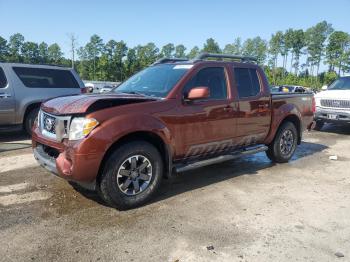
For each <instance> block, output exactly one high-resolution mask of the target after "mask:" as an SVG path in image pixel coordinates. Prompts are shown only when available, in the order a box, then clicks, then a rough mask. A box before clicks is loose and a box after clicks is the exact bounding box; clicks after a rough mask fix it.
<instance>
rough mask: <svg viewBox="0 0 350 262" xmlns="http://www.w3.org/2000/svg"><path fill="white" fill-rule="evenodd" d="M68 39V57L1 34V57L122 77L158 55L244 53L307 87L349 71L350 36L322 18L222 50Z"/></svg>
mask: <svg viewBox="0 0 350 262" xmlns="http://www.w3.org/2000/svg"><path fill="white" fill-rule="evenodd" d="M69 40H70V53H71V58H67V56H64V54H63V52H62V50H61V47H60V46H59V45H58V44H57V43H53V44H51V45H48V44H47V43H45V42H41V43H35V42H31V41H25V38H24V36H23V35H21V34H20V33H16V34H14V35H12V36H10V37H9V39H8V40H6V39H5V38H3V37H1V36H0V61H2V62H20V63H33V64H56V65H63V66H72V67H74V68H75V69H76V70H77V71H78V73H79V74H80V76H81V77H82V78H83V79H88V80H105V81H107V80H108V81H123V80H124V79H126V78H128V77H129V76H131V75H132V74H134V73H135V72H138V71H139V70H141V69H142V68H144V67H146V66H148V65H150V64H151V63H153V62H154V61H156V60H157V59H159V58H162V57H175V58H184V57H185V58H189V59H192V58H194V57H195V56H196V55H198V54H199V53H200V52H210V53H225V54H236V55H249V56H255V57H256V58H257V61H258V63H259V64H260V65H262V66H264V68H265V71H266V73H267V75H268V78H269V80H270V82H271V83H272V84H275V85H278V84H298V85H303V86H310V87H320V86H321V85H323V84H329V82H331V81H332V80H334V79H335V78H336V77H337V76H338V75H340V74H341V73H344V72H348V71H349V70H350V35H349V33H347V32H343V31H337V30H335V29H334V28H333V26H332V25H331V24H330V23H328V22H327V21H322V22H320V23H318V24H316V25H315V26H312V27H310V28H308V29H307V30H302V29H292V28H289V29H287V30H285V31H277V32H275V33H274V34H272V36H271V38H270V39H269V40H265V39H262V38H261V37H260V36H257V37H254V38H248V39H246V40H245V41H242V39H241V38H239V37H237V38H235V39H233V41H232V43H229V44H226V45H225V46H224V47H223V48H222V47H220V46H219V44H218V43H217V42H216V41H215V39H213V38H209V39H207V40H206V42H205V43H204V44H203V46H201V47H199V46H194V47H193V48H191V49H187V48H186V47H185V46H184V45H183V44H178V45H175V44H173V43H168V44H166V45H164V46H162V47H161V48H159V47H157V46H156V45H155V44H154V43H152V42H151V43H147V44H145V45H137V46H135V47H128V46H127V44H126V42H124V41H116V40H113V39H112V40H109V41H108V42H104V41H103V39H102V38H101V37H100V36H98V35H96V34H94V35H92V36H91V37H90V40H89V42H88V43H86V44H85V45H83V46H80V47H78V46H77V43H76V37H75V36H74V34H71V35H69ZM322 64H324V65H326V67H327V70H326V71H324V72H320V67H321V65H322Z"/></svg>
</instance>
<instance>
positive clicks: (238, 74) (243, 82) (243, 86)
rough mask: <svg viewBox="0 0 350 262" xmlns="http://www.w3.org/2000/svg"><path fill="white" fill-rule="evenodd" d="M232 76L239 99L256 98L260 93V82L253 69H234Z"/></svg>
mask: <svg viewBox="0 0 350 262" xmlns="http://www.w3.org/2000/svg"><path fill="white" fill-rule="evenodd" d="M234 74H235V79H236V84H237V91H238V95H239V97H240V98H244V97H251V96H257V95H258V94H259V93H260V81H259V78H258V75H257V72H256V70H255V69H253V68H235V69H234Z"/></svg>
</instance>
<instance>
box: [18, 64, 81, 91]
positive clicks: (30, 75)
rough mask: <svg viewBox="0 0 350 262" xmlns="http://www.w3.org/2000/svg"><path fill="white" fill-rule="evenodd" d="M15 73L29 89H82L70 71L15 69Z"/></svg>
mask: <svg viewBox="0 0 350 262" xmlns="http://www.w3.org/2000/svg"><path fill="white" fill-rule="evenodd" d="M13 71H15V73H16V75H17V76H18V77H19V79H20V80H21V81H22V83H23V84H24V85H25V86H26V87H29V88H80V86H79V84H78V82H77V80H76V79H75V77H74V76H73V74H72V72H71V71H69V70H63V69H46V68H30V67H13Z"/></svg>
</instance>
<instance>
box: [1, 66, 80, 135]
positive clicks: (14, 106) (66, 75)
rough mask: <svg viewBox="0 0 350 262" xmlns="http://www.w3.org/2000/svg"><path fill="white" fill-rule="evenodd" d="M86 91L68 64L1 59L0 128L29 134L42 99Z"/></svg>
mask: <svg viewBox="0 0 350 262" xmlns="http://www.w3.org/2000/svg"><path fill="white" fill-rule="evenodd" d="M85 91H86V90H85V86H84V84H83V82H82V81H81V79H80V77H79V76H78V74H77V73H76V72H75V70H73V69H70V68H63V67H59V66H47V65H26V64H16V63H0V131H1V130H6V131H8V130H12V129H19V128H24V129H25V130H26V131H27V133H29V134H30V133H31V128H32V125H33V123H34V120H35V118H36V116H37V115H38V111H39V108H40V104H41V102H43V101H44V100H47V99H50V98H54V97H58V96H66V95H76V94H81V93H84V92H85Z"/></svg>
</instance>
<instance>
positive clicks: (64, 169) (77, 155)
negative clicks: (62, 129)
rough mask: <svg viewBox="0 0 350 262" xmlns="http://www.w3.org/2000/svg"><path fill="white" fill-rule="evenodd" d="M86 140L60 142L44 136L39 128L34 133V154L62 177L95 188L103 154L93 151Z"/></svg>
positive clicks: (43, 165)
mask: <svg viewBox="0 0 350 262" xmlns="http://www.w3.org/2000/svg"><path fill="white" fill-rule="evenodd" d="M85 142H86V141H75V142H69V141H63V142H62V143H59V142H57V141H53V140H50V139H48V138H46V137H44V136H43V135H42V134H41V133H40V131H39V130H38V128H35V129H34V130H33V133H32V147H33V154H34V157H35V159H36V160H37V161H38V163H39V164H40V165H41V166H42V167H44V168H45V169H47V170H48V171H50V172H51V173H53V174H55V175H57V176H59V177H61V178H64V179H66V180H69V181H74V182H76V183H78V184H79V185H81V186H82V187H84V188H87V189H90V190H94V189H95V184H96V177H97V174H98V172H99V167H100V163H101V158H102V157H103V154H101V153H98V152H96V153H91V150H89V149H90V145H89V143H88V144H87V145H85ZM52 152H53V153H52Z"/></svg>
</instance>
